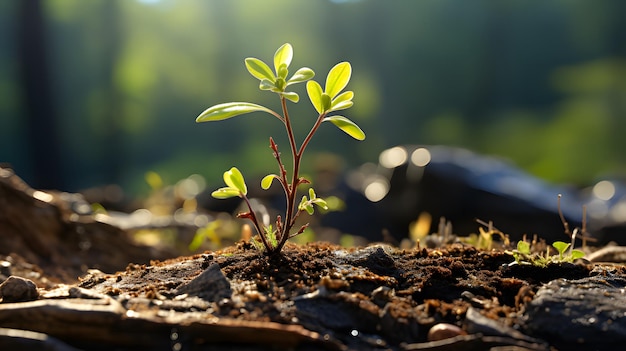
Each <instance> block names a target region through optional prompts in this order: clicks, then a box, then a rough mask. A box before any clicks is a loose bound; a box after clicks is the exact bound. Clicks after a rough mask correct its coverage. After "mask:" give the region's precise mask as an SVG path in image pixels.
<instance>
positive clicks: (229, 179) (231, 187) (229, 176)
mask: <svg viewBox="0 0 626 351" xmlns="http://www.w3.org/2000/svg"><path fill="white" fill-rule="evenodd" d="M224 183H226V185H227V186H226V187H223V188H219V189H217V190H215V191H214V192H212V193H211V196H213V197H214V198H216V199H228V198H231V197H237V196H238V197H244V196H245V195H247V194H248V187H247V186H246V182H245V180H244V179H243V175H242V174H241V172H240V171H239V169H237V167H232V168H231V169H230V170H228V171H226V172H224Z"/></svg>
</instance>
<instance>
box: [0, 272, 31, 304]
mask: <svg viewBox="0 0 626 351" xmlns="http://www.w3.org/2000/svg"><path fill="white" fill-rule="evenodd" d="M0 297H2V302H26V301H33V300H36V299H37V298H38V297H39V292H37V285H35V283H33V281H32V280H29V279H26V278H21V277H17V276H14V275H12V276H10V277H8V278H7V280H5V281H4V282H3V283H2V284H0Z"/></svg>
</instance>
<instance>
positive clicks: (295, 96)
mask: <svg viewBox="0 0 626 351" xmlns="http://www.w3.org/2000/svg"><path fill="white" fill-rule="evenodd" d="M280 94H281V95H282V96H284V97H285V99H287V100H289V101H291V102H295V103H297V102H298V101H300V96H299V95H298V94H297V93H294V92H293V91H286V92H284V93H280Z"/></svg>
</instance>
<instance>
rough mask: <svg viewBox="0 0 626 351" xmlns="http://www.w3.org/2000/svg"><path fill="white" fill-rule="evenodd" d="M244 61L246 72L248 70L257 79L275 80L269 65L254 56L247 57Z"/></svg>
mask: <svg viewBox="0 0 626 351" xmlns="http://www.w3.org/2000/svg"><path fill="white" fill-rule="evenodd" d="M245 62H246V68H247V69H248V72H250V74H251V75H253V76H254V77H255V78H257V79H259V80H263V79H267V80H269V81H270V82H274V81H276V77H275V76H274V72H272V69H271V68H270V66H268V65H267V64H266V63H265V62H263V61H261V60H259V59H258V58H254V57H248V58H247V59H246V60H245Z"/></svg>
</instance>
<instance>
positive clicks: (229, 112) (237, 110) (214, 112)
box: [196, 102, 272, 122]
mask: <svg viewBox="0 0 626 351" xmlns="http://www.w3.org/2000/svg"><path fill="white" fill-rule="evenodd" d="M256 111H262V112H267V113H269V114H272V110H270V109H268V108H267V107H263V106H261V105H257V104H252V103H249V102H227V103H224V104H219V105H215V106H212V107H209V108H207V109H206V110H204V112H202V113H201V114H200V115H199V116H198V117H197V118H196V122H211V121H221V120H224V119H228V118H231V117H235V116H238V115H242V114H244V113H250V112H256Z"/></svg>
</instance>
